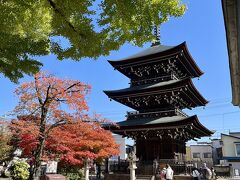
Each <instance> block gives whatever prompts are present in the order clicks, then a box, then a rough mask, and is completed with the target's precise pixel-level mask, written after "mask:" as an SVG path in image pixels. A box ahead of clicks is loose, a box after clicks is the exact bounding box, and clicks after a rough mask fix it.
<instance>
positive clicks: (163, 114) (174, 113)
mask: <svg viewBox="0 0 240 180" xmlns="http://www.w3.org/2000/svg"><path fill="white" fill-rule="evenodd" d="M168 116H182V117H188V115H187V114H186V113H184V112H183V111H181V110H180V109H177V108H176V109H171V110H162V111H152V112H139V111H128V112H127V115H126V117H127V120H133V119H140V118H156V117H168Z"/></svg>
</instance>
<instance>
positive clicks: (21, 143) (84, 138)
mask: <svg viewBox="0 0 240 180" xmlns="http://www.w3.org/2000/svg"><path fill="white" fill-rule="evenodd" d="M87 119H88V121H86V118H85V120H84V121H81V120H78V121H75V122H71V123H67V124H64V125H61V126H59V127H56V128H54V129H53V130H52V131H51V132H50V133H49V134H48V136H47V137H46V139H45V148H44V151H43V154H42V159H46V160H47V159H58V160H59V161H60V164H62V165H67V166H78V167H82V165H83V162H84V160H85V159H86V158H90V159H93V160H96V161H102V160H103V159H105V158H107V157H109V156H111V155H117V154H118V153H119V149H118V145H117V144H116V143H115V142H114V139H113V137H112V135H111V132H109V131H106V130H104V129H103V128H101V126H100V122H101V120H100V119H99V120H100V121H99V120H98V121H99V122H96V118H94V120H93V119H91V118H87ZM11 127H12V130H13V134H14V136H15V137H17V138H16V139H17V140H16V141H15V145H16V146H17V147H19V148H20V149H22V150H23V157H24V158H28V159H29V160H33V158H34V155H33V152H34V151H35V150H36V149H37V145H38V138H37V137H38V134H39V130H38V128H39V125H38V121H36V120H35V118H34V117H32V116H24V117H19V118H18V120H17V121H13V122H12V124H11Z"/></svg>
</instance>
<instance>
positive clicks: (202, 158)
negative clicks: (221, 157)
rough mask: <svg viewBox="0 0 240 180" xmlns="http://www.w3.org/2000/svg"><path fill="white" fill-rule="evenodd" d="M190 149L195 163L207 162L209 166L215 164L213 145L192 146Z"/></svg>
mask: <svg viewBox="0 0 240 180" xmlns="http://www.w3.org/2000/svg"><path fill="white" fill-rule="evenodd" d="M190 149H191V158H192V160H193V161H199V162H207V163H208V164H209V165H212V164H213V159H212V157H213V155H212V145H211V144H196V145H190Z"/></svg>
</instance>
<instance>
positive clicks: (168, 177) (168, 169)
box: [166, 164, 173, 180]
mask: <svg viewBox="0 0 240 180" xmlns="http://www.w3.org/2000/svg"><path fill="white" fill-rule="evenodd" d="M166 180H173V170H172V168H171V167H170V165H169V164H166Z"/></svg>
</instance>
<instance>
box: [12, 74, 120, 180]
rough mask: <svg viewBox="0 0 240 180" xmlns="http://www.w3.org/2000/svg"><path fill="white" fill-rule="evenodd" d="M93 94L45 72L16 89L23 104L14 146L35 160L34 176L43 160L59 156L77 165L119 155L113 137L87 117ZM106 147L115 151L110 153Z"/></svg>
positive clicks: (83, 86) (14, 125)
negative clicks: (88, 102)
mask: <svg viewBox="0 0 240 180" xmlns="http://www.w3.org/2000/svg"><path fill="white" fill-rule="evenodd" d="M89 90H90V86H89V85H87V84H83V83H81V82H80V81H78V80H63V79H59V78H57V77H55V76H53V75H50V74H48V73H45V72H39V73H37V74H36V75H35V76H34V81H30V82H26V83H22V84H21V85H20V86H19V87H18V88H17V89H16V91H15V93H16V94H17V96H18V97H19V104H18V106H16V108H15V110H14V113H15V115H17V116H18V119H17V120H15V121H13V122H12V125H11V129H12V133H13V135H14V136H13V137H15V141H16V142H15V143H14V144H17V145H18V147H20V148H21V149H23V152H24V155H25V157H28V158H31V159H33V166H32V168H33V169H32V171H31V173H36V172H37V170H38V168H39V167H40V164H41V160H43V159H44V158H50V159H51V158H56V156H55V155H59V158H61V159H62V160H63V161H64V160H65V161H69V162H71V163H72V164H73V165H76V164H81V162H82V159H83V158H85V157H89V158H93V159H96V158H104V157H106V156H110V155H111V153H112V154H116V153H117V150H116V149H117V145H116V144H115V142H114V140H113V138H112V137H111V133H108V132H106V131H105V130H103V129H102V128H101V127H100V124H99V122H95V120H94V121H92V119H91V118H90V117H89V116H88V115H87V110H88V106H87V102H86V98H85V97H86V95H87V94H88V92H89ZM96 117H97V116H96ZM96 119H97V120H100V119H99V118H96ZM95 136H96V137H95ZM107 137H109V138H107ZM103 142H104V143H105V144H103ZM105 146H107V147H108V148H109V147H111V146H112V148H109V150H106V149H104V147H105ZM114 150H115V151H114ZM30 177H31V179H32V178H33V174H31V176H30Z"/></svg>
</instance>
